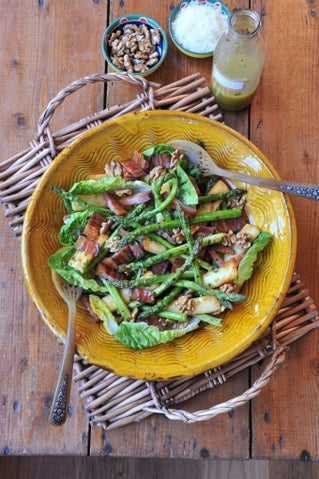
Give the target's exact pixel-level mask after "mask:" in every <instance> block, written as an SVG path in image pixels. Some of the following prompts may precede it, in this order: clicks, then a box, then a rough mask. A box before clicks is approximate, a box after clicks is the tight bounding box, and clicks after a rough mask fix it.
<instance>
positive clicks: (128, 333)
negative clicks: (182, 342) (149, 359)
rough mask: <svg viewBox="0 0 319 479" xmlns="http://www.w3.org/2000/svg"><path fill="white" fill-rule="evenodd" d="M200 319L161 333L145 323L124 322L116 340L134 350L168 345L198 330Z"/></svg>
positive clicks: (116, 335) (120, 326) (116, 334)
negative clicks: (163, 344)
mask: <svg viewBox="0 0 319 479" xmlns="http://www.w3.org/2000/svg"><path fill="white" fill-rule="evenodd" d="M199 322H200V321H199V319H198V318H194V319H193V320H192V321H190V322H189V323H187V325H186V326H185V327H184V328H179V329H170V330H167V331H160V330H159V329H158V328H157V327H156V326H153V325H149V324H147V323H145V322H142V321H141V322H137V323H133V322H130V321H122V322H121V324H120V325H119V327H118V330H117V331H116V333H115V334H114V337H115V339H117V340H118V341H120V342H121V343H122V344H124V346H127V347H129V348H132V349H143V348H149V347H152V346H156V345H157V344H162V343H167V342H169V341H172V340H173V339H175V338H178V337H180V336H183V335H184V334H186V333H189V332H190V331H193V330H194V329H196V328H198V324H199Z"/></svg>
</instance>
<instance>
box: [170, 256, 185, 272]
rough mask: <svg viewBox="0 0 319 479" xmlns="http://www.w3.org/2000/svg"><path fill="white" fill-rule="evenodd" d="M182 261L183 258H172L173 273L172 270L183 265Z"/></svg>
mask: <svg viewBox="0 0 319 479" xmlns="http://www.w3.org/2000/svg"><path fill="white" fill-rule="evenodd" d="M184 261H185V260H184V259H183V258H174V260H173V264H172V269H171V272H172V273H173V272H174V271H176V270H177V269H178V268H180V267H181V266H183V264H184Z"/></svg>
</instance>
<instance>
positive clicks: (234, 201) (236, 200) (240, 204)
mask: <svg viewBox="0 0 319 479" xmlns="http://www.w3.org/2000/svg"><path fill="white" fill-rule="evenodd" d="M245 204H246V197H245V195H243V196H234V197H233V198H228V200H227V208H229V209H231V208H239V209H243V208H244V206H245Z"/></svg>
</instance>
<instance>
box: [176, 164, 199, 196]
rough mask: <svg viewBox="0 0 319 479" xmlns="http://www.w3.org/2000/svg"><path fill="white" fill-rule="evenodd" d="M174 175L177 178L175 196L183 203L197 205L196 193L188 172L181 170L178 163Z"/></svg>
mask: <svg viewBox="0 0 319 479" xmlns="http://www.w3.org/2000/svg"><path fill="white" fill-rule="evenodd" d="M176 175H177V178H178V186H179V188H178V193H177V198H178V199H179V200H180V201H182V203H184V204H185V205H197V204H198V194H197V192H196V189H195V186H194V185H193V183H192V182H191V180H190V178H189V176H188V174H187V173H186V172H185V171H184V170H183V168H182V167H181V166H180V165H177V167H176Z"/></svg>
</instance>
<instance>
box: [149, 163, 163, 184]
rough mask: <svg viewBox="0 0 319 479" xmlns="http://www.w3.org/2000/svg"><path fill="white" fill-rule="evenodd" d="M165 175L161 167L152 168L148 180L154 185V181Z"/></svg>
mask: <svg viewBox="0 0 319 479" xmlns="http://www.w3.org/2000/svg"><path fill="white" fill-rule="evenodd" d="M165 173H166V169H165V168H164V167H163V166H154V168H152V169H151V171H150V174H149V177H150V180H151V181H152V182H153V183H155V181H157V180H158V179H159V177H160V176H163V175H165Z"/></svg>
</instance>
